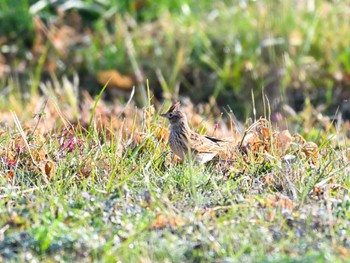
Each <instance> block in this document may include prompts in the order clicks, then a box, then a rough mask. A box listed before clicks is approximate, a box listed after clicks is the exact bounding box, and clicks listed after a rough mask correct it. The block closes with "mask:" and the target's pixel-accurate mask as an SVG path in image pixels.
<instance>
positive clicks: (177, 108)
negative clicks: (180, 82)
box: [168, 101, 181, 112]
mask: <svg viewBox="0 0 350 263" xmlns="http://www.w3.org/2000/svg"><path fill="white" fill-rule="evenodd" d="M180 105H181V104H180V102H179V101H177V102H175V103H174V104H173V105H171V107H170V109H169V110H168V112H174V111H178V110H179V108H180Z"/></svg>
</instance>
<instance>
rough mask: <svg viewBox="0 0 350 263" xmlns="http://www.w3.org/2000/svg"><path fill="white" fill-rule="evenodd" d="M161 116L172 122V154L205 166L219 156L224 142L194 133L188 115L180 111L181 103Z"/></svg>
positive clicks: (170, 139)
mask: <svg viewBox="0 0 350 263" xmlns="http://www.w3.org/2000/svg"><path fill="white" fill-rule="evenodd" d="M160 116H162V117H164V118H167V119H168V120H169V122H170V134H169V140H168V144H169V145H170V148H171V150H172V152H173V153H174V154H175V155H176V156H178V157H179V158H180V159H181V160H182V161H185V160H186V159H187V158H192V160H194V161H195V162H196V163H199V164H204V163H206V162H208V161H210V160H212V159H213V158H214V157H215V156H217V155H219V153H220V151H221V150H222V148H221V146H220V145H219V142H221V141H222V140H220V139H217V138H213V137H209V136H205V135H201V134H198V133H196V132H194V131H192V130H191V128H190V127H189V125H188V121H187V117H186V115H185V114H184V113H183V112H181V111H180V102H175V103H174V104H173V105H172V106H171V107H170V108H169V110H168V111H167V112H166V113H163V114H160Z"/></svg>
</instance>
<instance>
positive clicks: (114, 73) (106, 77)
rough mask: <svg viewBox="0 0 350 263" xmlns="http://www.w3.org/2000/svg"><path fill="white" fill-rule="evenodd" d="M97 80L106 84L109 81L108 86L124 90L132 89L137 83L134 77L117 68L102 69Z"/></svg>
mask: <svg viewBox="0 0 350 263" xmlns="http://www.w3.org/2000/svg"><path fill="white" fill-rule="evenodd" d="M97 80H98V82H99V83H100V84H101V85H105V84H106V83H107V82H108V81H109V83H108V87H116V88H119V89H124V90H130V89H131V88H132V87H133V86H134V85H135V82H134V79H133V78H132V77H130V76H124V75H122V74H120V73H119V71H118V70H116V69H112V70H104V71H100V72H99V73H98V74H97Z"/></svg>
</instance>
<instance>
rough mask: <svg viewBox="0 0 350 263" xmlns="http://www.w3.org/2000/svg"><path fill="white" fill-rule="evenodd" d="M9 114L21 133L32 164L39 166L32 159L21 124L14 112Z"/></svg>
mask: <svg viewBox="0 0 350 263" xmlns="http://www.w3.org/2000/svg"><path fill="white" fill-rule="evenodd" d="M11 114H12V118H13V120H14V121H15V123H16V126H17V129H18V131H19V132H20V134H21V136H22V139H23V141H24V144H25V146H26V147H27V150H28V152H29V155H30V158H31V159H32V162H33V164H34V165H35V166H36V167H39V165H38V164H37V163H36V161H35V160H34V157H33V155H32V152H31V150H30V147H29V144H28V141H27V138H26V135H25V134H24V131H23V129H22V126H21V123H20V122H19V120H18V118H17V115H16V113H14V112H11Z"/></svg>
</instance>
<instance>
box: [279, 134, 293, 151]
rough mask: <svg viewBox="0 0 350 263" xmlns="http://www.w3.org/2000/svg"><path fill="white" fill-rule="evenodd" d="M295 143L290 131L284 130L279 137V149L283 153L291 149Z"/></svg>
mask: <svg viewBox="0 0 350 263" xmlns="http://www.w3.org/2000/svg"><path fill="white" fill-rule="evenodd" d="M292 141H293V137H292V135H291V134H290V132H289V131H288V130H283V131H281V132H280V133H278V135H277V143H276V146H277V149H278V150H280V151H281V152H285V151H286V150H288V149H289V146H290V144H291V142H292Z"/></svg>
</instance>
